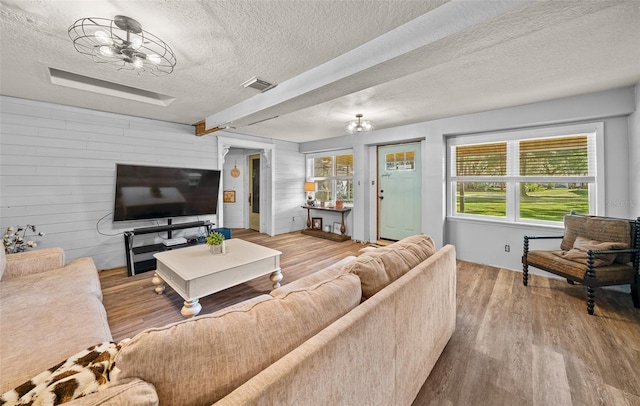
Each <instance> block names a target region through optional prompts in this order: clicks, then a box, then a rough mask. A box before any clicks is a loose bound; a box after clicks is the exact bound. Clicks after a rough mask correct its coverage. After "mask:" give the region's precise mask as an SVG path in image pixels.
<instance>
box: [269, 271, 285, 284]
mask: <svg viewBox="0 0 640 406" xmlns="http://www.w3.org/2000/svg"><path fill="white" fill-rule="evenodd" d="M269 279H271V282H273V288H274V289H278V288H279V287H280V281H281V280H282V272H281V271H280V268H278V269H276V270H275V271H273V272H272V273H271V276H270V277H269Z"/></svg>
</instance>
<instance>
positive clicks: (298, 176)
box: [0, 96, 304, 269]
mask: <svg viewBox="0 0 640 406" xmlns="http://www.w3.org/2000/svg"><path fill="white" fill-rule="evenodd" d="M0 123H1V124H0V227H2V231H4V228H6V227H8V226H10V225H17V224H19V225H25V224H27V223H29V224H35V225H37V226H39V230H41V231H43V232H45V233H46V234H47V235H46V236H45V237H41V238H36V241H37V242H39V245H40V246H41V247H52V246H59V247H62V248H64V250H65V252H66V255H67V260H70V259H73V258H77V257H82V256H91V257H93V259H94V261H95V262H96V265H97V267H98V268H99V269H103V268H113V267H118V266H123V265H124V264H125V254H124V243H123V237H122V232H124V231H126V230H130V229H132V228H135V227H145V226H150V225H155V224H156V222H154V221H137V222H122V223H116V224H115V225H114V223H113V222H112V210H113V194H114V180H115V163H116V162H123V163H140V164H149V165H167V166H191V167H197V168H215V169H217V168H218V162H217V143H216V138H215V135H209V136H206V137H196V136H195V135H194V130H193V127H192V126H190V125H183V124H176V123H169V122H162V121H157V120H149V119H143V118H138V117H132V116H125V115H120V114H112V113H106V112H100V111H94V110H87V109H82V108H75V107H68V106H63V105H57V104H51V103H42V102H36V101H31V100H25V99H18V98H13V97H6V96H0ZM226 135H227V136H228V135H229V134H226ZM245 138H246V136H245ZM254 138H255V137H254ZM256 139H259V138H256ZM259 140H261V141H263V142H264V139H259ZM269 142H271V140H269ZM274 144H275V145H276V151H275V153H274V155H275V156H274V164H275V168H276V173H275V174H274V179H275V185H274V187H275V191H276V192H277V196H276V198H277V199H278V201H277V204H276V213H277V215H276V227H275V230H277V232H286V231H291V223H292V221H291V218H292V216H300V215H301V213H300V210H299V209H296V207H297V206H299V204H298V203H299V202H300V201H301V200H302V198H301V197H300V198H295V197H299V196H297V194H295V193H294V190H295V189H297V188H298V184H299V188H300V190H302V185H303V183H304V155H303V154H300V153H299V152H297V151H298V144H295V143H286V142H274ZM280 159H282V160H284V161H286V162H282V163H281V162H279V160H280ZM280 170H282V171H286V173H284V174H283V173H280V172H279V171H280ZM300 195H301V196H302V192H301V193H300ZM294 196H295V197H294ZM288 200H290V201H288ZM205 219H210V220H212V221H215V216H210V217H200V218H199V220H205ZM193 220H198V219H197V218H193V217H189V218H183V219H180V220H179V221H180V222H182V221H193ZM287 220H288V221H287ZM279 222H283V224H280V223H279ZM300 223H301V222H300ZM163 224H164V222H163ZM98 229H99V230H100V232H98ZM101 233H103V234H106V235H103V234H101ZM154 238H160V237H159V236H154Z"/></svg>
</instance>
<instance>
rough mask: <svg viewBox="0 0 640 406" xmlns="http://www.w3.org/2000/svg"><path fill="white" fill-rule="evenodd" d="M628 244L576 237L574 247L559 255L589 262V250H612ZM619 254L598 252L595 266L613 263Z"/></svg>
mask: <svg viewBox="0 0 640 406" xmlns="http://www.w3.org/2000/svg"><path fill="white" fill-rule="evenodd" d="M627 247H628V245H627V244H625V243H622V242H611V241H604V242H603V241H597V240H590V239H588V238H584V237H580V236H579V237H576V239H575V241H574V243H573V248H571V249H570V250H569V251H561V252H560V253H559V254H558V255H559V256H560V257H562V258H564V259H568V260H571V261H576V262H581V263H584V264H586V263H587V251H588V250H593V251H600V250H612V249H625V248H627ZM617 255H618V254H596V255H595V256H594V257H595V260H594V263H593V264H594V266H606V265H611V264H612V263H613V261H615V259H616V256H617Z"/></svg>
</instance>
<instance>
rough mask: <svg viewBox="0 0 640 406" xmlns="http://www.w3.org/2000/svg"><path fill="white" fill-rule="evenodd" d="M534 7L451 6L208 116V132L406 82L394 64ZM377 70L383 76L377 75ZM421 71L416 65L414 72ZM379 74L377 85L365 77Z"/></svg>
mask: <svg viewBox="0 0 640 406" xmlns="http://www.w3.org/2000/svg"><path fill="white" fill-rule="evenodd" d="M532 1H533V0H522V1H512V0H506V1H493V0H492V1H468V0H452V1H450V2H448V3H446V4H444V5H442V6H440V7H438V8H436V9H434V10H433V11H431V12H429V13H427V14H424V15H422V16H420V17H418V18H416V19H414V20H412V21H410V22H408V23H406V24H404V25H402V26H400V27H398V28H396V29H394V30H392V31H390V32H388V33H386V34H383V35H381V36H379V37H377V38H375V39H373V40H371V41H369V42H367V43H365V44H363V45H361V46H359V47H357V48H355V49H353V50H351V51H349V52H346V53H344V54H342V55H340V56H338V57H336V58H334V59H332V60H330V61H327V62H325V63H324V64H321V65H319V66H317V67H315V68H313V69H310V70H308V71H306V72H304V73H302V74H300V75H297V76H295V77H293V78H291V79H289V80H286V81H284V82H282V83H280V84H278V86H277V87H275V88H273V89H271V90H269V91H267V92H265V93H261V94H259V95H256V96H254V97H252V98H250V99H247V100H245V101H243V102H241V103H238V104H236V105H234V106H231V107H229V108H227V109H225V110H223V111H220V112H218V113H215V114H212V115H210V116H208V117H207V118H206V128H207V129H210V128H214V127H225V126H227V125H230V126H233V127H242V126H246V125H249V124H252V123H255V122H258V121H262V120H265V119H269V118H272V117H274V116H280V115H284V114H288V113H291V112H294V111H297V110H300V109H303V108H306V107H309V106H312V105H316V104H319V103H322V102H326V101H329V100H333V99H335V98H338V97H342V96H345V95H348V94H351V93H354V92H357V91H360V90H362V89H365V88H367V87H369V86H371V85H373V84H380V83H381V82H380V76H383V77H384V81H385V82H387V81H390V80H393V79H397V78H398V77H402V76H406V75H408V74H410V73H413V72H412V71H407V69H406V68H405V69H397V70H394V69H393V67H394V66H393V65H394V63H393V62H394V60H398V59H400V58H401V57H403V56H406V55H407V54H410V53H412V52H416V51H418V50H420V49H421V48H424V47H426V46H428V45H430V44H433V43H434V42H436V41H439V40H442V39H443V38H446V37H448V36H451V35H454V34H457V33H459V32H461V31H463V30H466V29H468V28H470V27H473V26H475V25H478V24H482V23H486V22H489V21H491V20H493V19H495V18H497V17H499V16H501V15H503V14H506V13H509V12H511V11H513V10H516V9H518V8H520V7H523V6H524V5H527V4H529V3H531V2H532ZM375 68H382V69H383V70H382V69H379V71H378V72H373V71H374V70H375ZM420 69H421V67H420V65H419V64H416V68H415V71H417V70H420ZM376 73H377V76H378V77H377V78H376V80H375V81H374V82H371V79H370V78H369V79H368V78H367V77H366V76H365V75H367V76H368V75H371V74H373V75H375V74H376ZM358 76H361V77H358ZM347 78H349V79H350V80H349V81H346V80H345V79H347ZM354 78H358V80H353V79H354ZM320 91H322V92H320Z"/></svg>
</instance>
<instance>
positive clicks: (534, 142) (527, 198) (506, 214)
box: [448, 129, 597, 222]
mask: <svg viewBox="0 0 640 406" xmlns="http://www.w3.org/2000/svg"><path fill="white" fill-rule="evenodd" d="M547 131H548V132H549V133H553V134H554V135H553V136H541V135H540V134H539V133H540V132H536V134H535V136H531V135H529V134H526V133H524V134H517V133H509V134H503V135H502V136H503V137H504V140H499V138H500V137H501V135H492V136H484V137H483V136H477V137H476V136H460V137H455V138H454V139H452V140H450V141H449V156H448V158H449V162H450V164H449V174H448V175H449V181H450V191H451V193H450V194H449V195H450V196H451V199H450V200H451V202H450V205H449V206H450V211H449V213H450V215H452V216H483V217H488V218H496V219H505V220H511V221H520V220H524V221H528V220H530V221H543V222H544V221H555V222H557V221H562V220H563V218H564V216H565V215H566V214H567V213H569V212H571V211H572V210H573V211H575V212H577V213H594V212H595V203H596V198H595V193H596V190H597V189H596V188H595V185H596V180H597V176H596V153H595V152H596V151H595V145H596V142H595V141H596V132H595V131H593V132H584V133H578V134H576V133H573V134H566V135H557V133H558V131H557V130H553V129H551V130H547ZM484 140H487V142H482V141H484ZM472 141H473V143H471V142H472ZM478 141H481V142H478Z"/></svg>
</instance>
